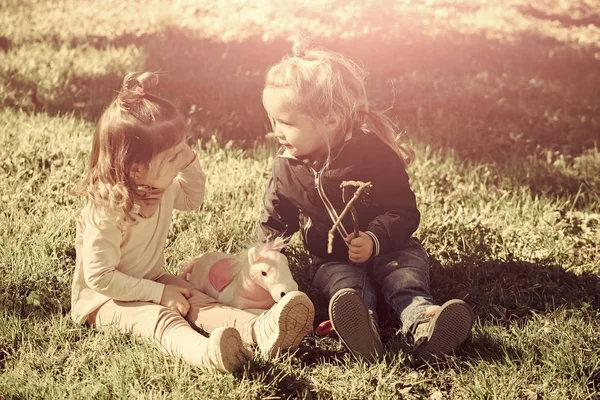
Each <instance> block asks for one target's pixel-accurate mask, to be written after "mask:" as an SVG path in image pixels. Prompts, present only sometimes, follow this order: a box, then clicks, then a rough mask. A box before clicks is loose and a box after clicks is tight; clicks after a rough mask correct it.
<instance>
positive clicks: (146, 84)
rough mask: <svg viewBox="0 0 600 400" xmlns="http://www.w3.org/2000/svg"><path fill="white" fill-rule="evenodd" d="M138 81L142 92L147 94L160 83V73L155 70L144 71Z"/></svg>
mask: <svg viewBox="0 0 600 400" xmlns="http://www.w3.org/2000/svg"><path fill="white" fill-rule="evenodd" d="M136 81H137V82H138V85H139V86H138V87H139V88H140V89H141V91H142V93H143V94H146V93H148V92H149V91H151V90H152V89H154V88H155V87H156V85H158V75H156V74H155V73H153V72H144V73H143V74H141V75H139V76H138V77H137V78H136Z"/></svg>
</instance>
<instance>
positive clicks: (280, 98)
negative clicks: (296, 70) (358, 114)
mask: <svg viewBox="0 0 600 400" xmlns="http://www.w3.org/2000/svg"><path fill="white" fill-rule="evenodd" d="M292 96H293V93H292V90H291V89H289V88H281V87H266V88H265V90H264V91H263V105H264V107H265V110H266V111H267V114H268V115H269V118H270V119H271V123H272V124H273V131H274V134H275V137H276V138H277V139H278V140H279V143H281V144H282V145H283V146H284V147H285V149H286V153H288V154H290V155H292V156H294V157H296V158H302V157H307V156H311V155H314V156H318V155H322V154H326V153H327V150H328V147H327V142H326V139H325V138H326V137H328V136H327V135H329V134H331V132H332V131H333V128H334V126H333V125H332V124H328V123H327V122H326V121H325V120H326V119H325V118H324V119H322V120H321V119H319V120H315V119H313V118H311V117H309V116H307V115H305V114H301V113H300V112H299V111H298V110H297V107H295V106H294V104H293V103H292V101H291V99H292ZM330 122H331V121H330Z"/></svg>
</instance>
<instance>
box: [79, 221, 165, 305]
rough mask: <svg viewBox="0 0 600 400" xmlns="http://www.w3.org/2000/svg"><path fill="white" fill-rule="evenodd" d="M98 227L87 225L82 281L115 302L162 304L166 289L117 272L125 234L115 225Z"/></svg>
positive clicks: (104, 224)
mask: <svg viewBox="0 0 600 400" xmlns="http://www.w3.org/2000/svg"><path fill="white" fill-rule="evenodd" d="M97 225H98V226H96V224H92V223H87V224H86V227H85V230H84V232H83V237H82V240H83V243H82V254H81V258H82V262H83V278H84V280H85V283H86V284H87V285H88V287H89V288H91V289H93V290H95V291H96V292H98V293H100V294H103V295H105V296H107V297H110V298H111V299H114V300H122V301H151V302H153V303H156V304H160V301H161V297H162V294H163V290H164V287H165V285H163V284H162V283H158V282H154V281H152V280H149V279H143V278H136V277H133V276H130V275H127V274H124V273H123V272H121V271H118V270H117V266H118V265H119V263H120V259H121V240H122V233H121V230H120V229H119V228H118V226H117V225H116V223H115V224H109V223H107V222H104V223H99V224H97Z"/></svg>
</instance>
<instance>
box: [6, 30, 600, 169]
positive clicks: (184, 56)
mask: <svg viewBox="0 0 600 400" xmlns="http://www.w3.org/2000/svg"><path fill="white" fill-rule="evenodd" d="M387 28H389V29H390V31H389V32H387V33H389V34H387V35H386V34H385V33H386V32H385V29H384V32H383V33H381V32H379V33H371V34H364V35H361V36H357V37H353V38H340V37H337V38H318V37H317V38H315V40H314V41H315V44H317V45H323V46H326V47H328V48H330V49H332V50H334V51H339V52H342V53H343V54H346V55H348V56H350V57H352V58H354V59H355V60H357V61H358V62H359V63H360V64H362V65H363V66H364V67H365V69H366V70H367V71H368V72H369V87H370V92H371V95H372V97H373V99H374V103H375V105H377V106H378V107H380V108H387V107H388V106H390V105H391V110H390V113H391V115H392V116H394V118H395V119H396V120H397V121H398V123H399V125H400V126H401V127H402V129H404V130H405V131H406V135H407V137H408V138H409V139H411V140H417V141H420V142H424V143H427V144H431V145H433V146H436V147H444V148H452V149H455V150H457V151H458V152H459V153H460V154H461V155H462V156H463V157H467V158H471V159H495V158H497V157H498V156H499V155H501V154H503V153H511V154H515V153H516V154H531V153H532V152H533V151H535V149H536V148H538V146H541V147H543V148H552V149H558V150H560V151H562V152H565V153H573V154H578V153H579V152H581V150H582V149H585V148H590V147H591V146H593V145H594V142H596V141H598V140H600V129H598V128H599V127H600V120H599V119H598V118H597V104H598V100H600V97H599V95H598V93H597V91H596V90H595V88H596V87H598V85H600V74H598V72H597V71H598V66H599V64H600V62H599V61H598V60H597V59H596V58H595V50H594V49H586V48H583V47H581V46H580V47H576V46H574V45H565V44H564V43H561V42H558V41H557V40H554V39H547V38H542V37H538V36H526V35H521V36H520V37H518V40H515V41H514V42H509V41H500V40H496V39H491V38H488V37H486V36H485V35H484V34H478V33H459V32H453V31H449V32H447V34H445V35H439V36H436V37H432V36H429V35H426V34H425V33H423V32H418V31H417V32H415V31H405V30H406V29H408V28H403V27H401V26H397V25H393V24H392V25H390V26H387ZM84 44H85V45H88V46H89V45H91V46H94V47H96V48H98V49H106V48H109V47H111V48H115V47H116V48H119V47H125V46H131V45H133V46H135V47H137V48H140V49H142V50H143V51H144V52H145V54H146V58H145V63H144V65H139V66H138V68H140V69H146V70H157V71H160V72H161V73H162V74H164V79H163V80H162V82H161V85H159V87H160V90H159V94H163V95H164V96H165V97H168V98H170V99H173V100H175V101H176V102H178V103H179V106H180V109H181V110H182V111H183V112H184V113H186V115H187V116H188V119H189V125H190V133H191V134H192V135H193V136H195V137H198V138H200V139H207V138H210V137H211V136H212V135H214V134H215V133H217V135H218V136H219V138H220V139H221V140H222V142H223V143H225V142H226V141H229V140H234V141H236V142H237V143H238V144H239V145H241V146H246V147H248V146H252V145H253V144H254V143H255V140H257V139H258V140H261V139H262V137H263V136H264V134H265V133H266V132H267V131H268V129H269V128H268V127H269V124H268V120H267V116H266V114H265V112H264V110H263V109H262V104H261V101H260V96H261V91H262V88H263V80H264V72H265V69H266V68H267V67H268V66H269V65H271V64H272V63H274V62H276V61H277V60H279V59H280V58H281V57H282V56H283V55H284V54H286V53H288V52H289V51H290V47H291V46H290V44H289V43H288V42H286V41H284V40H282V39H273V40H268V41H265V40H263V39H262V37H258V36H254V37H250V38H247V39H244V40H243V41H241V42H227V43H224V42H220V41H217V40H209V39H201V38H198V34H197V33H195V32H194V31H191V30H187V29H183V28H177V27H168V28H166V29H165V30H164V31H162V32H158V33H154V34H142V35H133V34H126V35H122V36H119V37H117V38H114V39H109V38H107V37H99V36H85V37H79V38H76V39H73V40H71V42H70V46H72V47H74V48H76V47H77V46H80V45H84ZM9 47H10V46H9ZM9 47H7V49H8V48H9ZM5 51H6V50H5ZM9 78H10V77H9ZM120 79H121V77H118V76H115V75H114V74H107V75H105V76H78V75H77V73H76V72H75V74H74V76H73V78H72V79H70V80H69V82H66V83H65V84H64V85H62V87H63V89H58V93H56V94H55V95H53V96H51V98H40V96H38V95H36V90H35V83H31V82H25V81H24V80H22V79H21V80H19V79H18V77H17V78H13V79H9V88H8V90H7V92H8V93H9V96H7V97H6V99H5V100H4V103H5V105H8V106H11V107H19V108H25V109H27V110H30V111H46V112H49V113H51V114H54V113H67V112H75V113H76V114H77V115H80V116H82V117H84V118H86V119H89V120H96V118H97V117H98V116H99V114H100V113H101V111H102V108H103V106H104V105H105V104H107V103H108V102H109V101H110V100H111V99H112V98H113V96H114V90H116V89H118V87H119V86H120Z"/></svg>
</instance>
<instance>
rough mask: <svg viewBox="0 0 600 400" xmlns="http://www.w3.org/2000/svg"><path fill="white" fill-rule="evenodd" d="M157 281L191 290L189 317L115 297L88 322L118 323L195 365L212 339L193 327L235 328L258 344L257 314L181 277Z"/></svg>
mask: <svg viewBox="0 0 600 400" xmlns="http://www.w3.org/2000/svg"><path fill="white" fill-rule="evenodd" d="M157 282H160V283H164V284H165V285H177V286H181V287H184V288H187V289H189V290H190V293H191V297H190V298H189V299H188V301H189V302H190V311H189V312H188V314H187V315H186V316H185V318H184V317H182V316H181V315H180V314H179V313H178V312H177V311H173V310H171V309H170V308H167V307H164V306H161V305H160V304H156V303H151V302H145V301H118V300H111V301H109V302H108V303H106V304H104V305H103V306H102V307H100V308H99V309H98V310H96V311H95V312H94V313H92V314H90V316H89V317H88V322H89V323H90V324H92V325H96V326H99V327H102V326H108V325H115V326H117V328H118V329H119V330H121V331H122V332H124V333H128V334H132V335H134V336H137V337H143V338H147V339H151V340H153V341H155V342H157V343H158V344H160V346H161V347H162V348H163V349H164V350H165V351H166V352H167V353H169V354H172V355H174V356H176V357H181V358H182V359H184V360H185V361H187V362H190V363H192V364H195V365H200V362H199V357H198V356H199V352H200V351H199V349H200V346H201V345H202V343H204V342H206V341H207V340H208V339H207V338H206V337H205V336H203V335H202V334H200V333H199V332H197V331H196V330H194V329H193V328H192V326H195V327H198V328H201V329H203V330H205V331H206V332H208V333H210V332H212V331H213V330H214V329H215V328H218V327H221V326H222V327H234V328H236V329H237V330H238V331H239V332H240V335H241V337H242V340H243V341H244V342H246V343H254V340H253V339H252V327H253V325H254V320H255V318H256V315H254V314H252V313H249V312H246V311H243V310H239V309H236V308H232V307H229V306H225V305H223V304H221V303H219V302H218V301H217V300H215V299H213V298H212V297H209V296H207V295H206V294H204V293H202V292H200V291H198V290H197V289H194V287H193V286H192V285H191V284H190V283H189V282H187V281H186V280H184V279H182V278H180V277H178V276H174V275H164V276H162V277H161V278H159V279H158V280H157Z"/></svg>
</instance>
